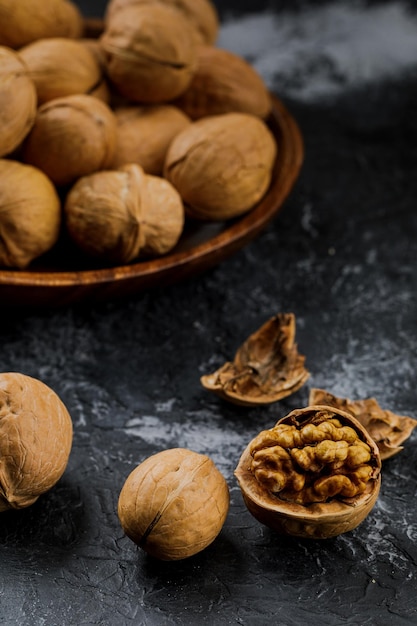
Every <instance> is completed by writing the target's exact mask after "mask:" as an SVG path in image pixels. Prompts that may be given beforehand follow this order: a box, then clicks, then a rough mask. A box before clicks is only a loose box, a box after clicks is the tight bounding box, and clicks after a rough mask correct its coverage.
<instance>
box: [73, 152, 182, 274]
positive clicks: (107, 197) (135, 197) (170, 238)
mask: <svg viewBox="0 0 417 626" xmlns="http://www.w3.org/2000/svg"><path fill="white" fill-rule="evenodd" d="M64 215H65V224H66V229H67V232H68V234H69V236H70V238H71V239H72V241H73V242H74V243H75V244H76V245H77V246H78V247H79V248H80V249H81V250H83V251H84V252H85V253H87V254H88V255H90V256H93V257H96V258H99V259H102V260H104V261H107V262H109V263H111V264H125V263H129V262H130V261H133V260H134V259H136V258H137V257H138V256H139V254H140V253H141V254H147V255H161V254H165V253H166V252H168V251H169V250H171V249H172V248H173V247H174V246H175V244H176V243H177V241H178V239H179V237H180V235H181V233H182V230H183V225H184V207H183V203H182V200H181V198H180V196H179V194H178V192H177V191H176V190H175V189H174V188H173V187H172V185H171V184H170V183H169V182H168V181H166V180H164V179H163V178H159V177H155V176H148V175H146V174H145V172H144V171H143V169H142V168H141V167H140V166H139V165H135V164H130V165H125V166H123V167H121V168H120V169H119V170H107V171H105V172H97V173H95V174H91V175H90V176H84V177H82V178H80V179H79V180H78V181H77V182H76V183H75V184H74V186H73V187H72V188H71V189H70V191H69V193H68V195H67V198H66V202H65V207H64Z"/></svg>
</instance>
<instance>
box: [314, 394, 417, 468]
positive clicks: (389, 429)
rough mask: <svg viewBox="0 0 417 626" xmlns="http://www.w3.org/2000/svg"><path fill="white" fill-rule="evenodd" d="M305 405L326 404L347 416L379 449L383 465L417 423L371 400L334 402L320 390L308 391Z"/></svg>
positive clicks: (337, 399) (333, 397) (400, 448)
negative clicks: (355, 420) (344, 412)
mask: <svg viewBox="0 0 417 626" xmlns="http://www.w3.org/2000/svg"><path fill="white" fill-rule="evenodd" d="M309 404H326V405H328V406H332V407H336V408H339V409H342V410H343V411H346V412H348V413H351V414H352V415H353V416H354V417H355V418H356V419H357V420H358V422H360V423H361V424H362V426H364V427H365V428H366V430H367V431H368V432H369V434H370V435H371V437H372V439H373V440H374V441H375V442H376V444H377V446H378V448H379V454H380V456H381V459H382V460H383V461H384V460H385V459H388V458H390V457H392V456H394V455H395V454H398V452H401V450H403V449H404V448H403V446H402V445H401V444H402V443H404V441H405V440H406V439H408V437H409V436H410V435H411V433H412V431H413V430H414V428H415V427H416V426H417V420H415V419H413V418H412V417H408V416H406V415H396V414H395V413H393V412H392V411H388V410H385V409H382V408H381V407H380V406H379V404H378V402H377V401H376V399H375V398H366V399H365V400H349V399H348V398H338V397H337V396H335V395H333V394H331V393H330V392H328V391H325V390H324V389H315V388H313V389H311V391H310V397H309Z"/></svg>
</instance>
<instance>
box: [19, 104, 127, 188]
mask: <svg viewBox="0 0 417 626" xmlns="http://www.w3.org/2000/svg"><path fill="white" fill-rule="evenodd" d="M115 145H116V119H115V117H114V114H113V111H112V110H111V109H110V107H109V106H108V105H107V104H106V103H105V102H102V101H101V100H99V99H98V98H95V97H94V96H91V95H87V94H80V95H71V96H64V97H62V98H54V99H53V100H49V102H45V103H44V104H43V105H41V106H40V107H39V109H38V112H37V115H36V119H35V123H34V125H33V127H32V130H31V131H30V133H29V134H28V136H27V137H26V140H25V142H24V145H23V153H22V154H23V160H24V161H25V162H26V163H29V164H31V165H34V166H36V167H38V168H39V169H41V170H42V171H43V172H45V173H46V174H47V175H48V176H49V178H50V179H51V180H52V181H53V182H54V183H55V184H56V185H68V184H71V183H72V182H73V181H75V180H76V179H77V178H79V177H80V176H85V175H87V174H91V173H92V172H96V171H99V170H103V169H106V168H107V167H109V166H110V164H111V162H112V161H113V157H114V150H115Z"/></svg>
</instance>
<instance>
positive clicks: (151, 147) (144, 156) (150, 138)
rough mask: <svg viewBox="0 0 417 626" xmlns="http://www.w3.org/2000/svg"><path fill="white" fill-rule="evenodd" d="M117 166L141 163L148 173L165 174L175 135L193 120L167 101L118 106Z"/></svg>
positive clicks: (115, 157)
mask: <svg viewBox="0 0 417 626" xmlns="http://www.w3.org/2000/svg"><path fill="white" fill-rule="evenodd" d="M114 113H115V116H116V120H117V139H116V150H115V156H114V160H113V167H115V168H117V167H119V166H121V165H124V164H126V163H137V164H138V165H141V166H142V167H143V169H144V170H145V172H146V173H147V174H153V175H157V176H162V171H163V167H164V162H165V156H166V153H167V150H168V147H169V145H170V143H171V141H172V140H173V139H174V137H175V136H176V135H177V134H178V133H179V132H180V131H181V130H183V128H185V127H186V126H188V125H189V124H190V119H189V118H188V117H187V116H186V115H185V113H183V112H182V111H180V110H179V109H178V108H177V107H174V106H171V105H164V104H159V105H158V104H156V105H144V106H124V107H118V108H116V109H115V111H114Z"/></svg>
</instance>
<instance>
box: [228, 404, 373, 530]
mask: <svg viewBox="0 0 417 626" xmlns="http://www.w3.org/2000/svg"><path fill="white" fill-rule="evenodd" d="M235 475H236V478H237V480H238V482H239V486H240V489H241V491H242V496H243V500H244V502H245V504H246V506H247V508H248V510H249V512H250V513H251V514H252V515H253V516H254V517H255V518H256V519H257V520H258V521H259V522H261V523H262V524H265V526H268V527H269V528H271V529H272V530H274V531H276V532H278V533H280V534H286V535H292V536H295V537H306V538H311V539H324V538H327V537H334V536H336V535H340V534H341V533H345V532H348V531H350V530H353V529H354V528H356V526H358V524H360V523H361V522H362V521H363V520H364V519H365V517H366V516H367V515H368V514H369V512H370V511H371V510H372V508H373V506H374V505H375V502H376V500H377V498H378V494H379V490H380V485H381V458H380V455H379V450H378V446H377V445H376V443H375V442H374V441H373V439H372V438H371V436H370V435H369V433H368V432H367V430H366V429H365V428H364V427H363V426H362V425H361V424H360V423H359V422H358V421H357V420H356V419H355V418H354V417H353V416H352V415H351V414H349V413H347V412H345V411H342V410H341V409H338V408H333V407H328V406H324V405H314V406H308V407H305V408H303V409H296V410H294V411H292V412H291V413H289V414H288V415H287V416H285V417H283V418H282V419H281V420H279V422H277V424H275V426H274V427H273V428H271V429H269V430H265V431H262V432H261V433H259V435H257V437H255V438H254V439H253V440H252V441H251V442H250V443H249V445H248V446H247V447H246V449H245V450H244V451H243V453H242V455H241V457H240V460H239V463H238V465H237V467H236V470H235Z"/></svg>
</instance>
